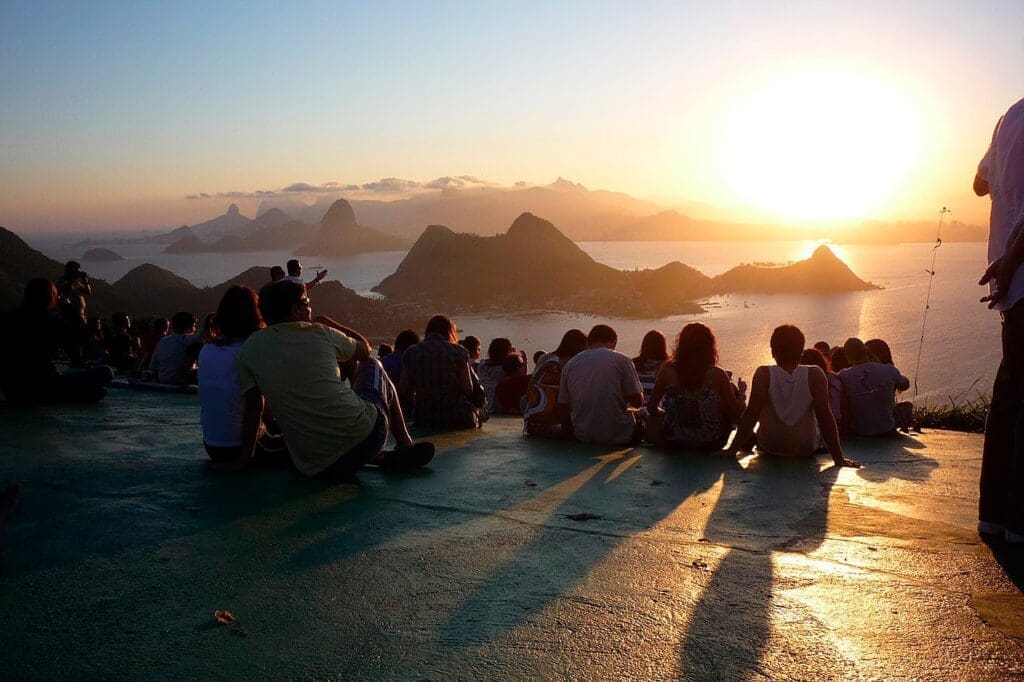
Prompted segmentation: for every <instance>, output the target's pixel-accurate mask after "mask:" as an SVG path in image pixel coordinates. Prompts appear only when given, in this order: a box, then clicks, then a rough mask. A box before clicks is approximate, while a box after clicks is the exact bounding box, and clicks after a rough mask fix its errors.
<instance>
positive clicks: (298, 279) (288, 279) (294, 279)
mask: <svg viewBox="0 0 1024 682" xmlns="http://www.w3.org/2000/svg"><path fill="white" fill-rule="evenodd" d="M284 281H285V282H298V283H299V284H305V283H306V280H304V279H302V278H301V277H298V276H296V275H285V276H284Z"/></svg>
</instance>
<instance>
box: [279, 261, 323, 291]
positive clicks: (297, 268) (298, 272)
mask: <svg viewBox="0 0 1024 682" xmlns="http://www.w3.org/2000/svg"><path fill="white" fill-rule="evenodd" d="M285 265H286V266H287V267H288V274H287V275H285V277H284V279H285V280H287V281H289V282H295V283H297V284H304V285H305V286H306V291H309V290H310V289H312V288H313V287H315V286H316V285H317V284H320V281H321V280H323V278H324V277H326V276H327V270H321V271H320V272H318V273H316V277H314V278H313V279H311V280H309V281H308V282H306V281H304V280H303V279H302V263H300V262H299V261H298V260H297V259H295V258H292V259H291V260H290V261H288V262H287V263H286V264H285ZM271 284H273V282H271Z"/></svg>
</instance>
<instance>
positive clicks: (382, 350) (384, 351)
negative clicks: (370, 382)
mask: <svg viewBox="0 0 1024 682" xmlns="http://www.w3.org/2000/svg"><path fill="white" fill-rule="evenodd" d="M394 352H395V349H394V348H392V347H391V346H390V345H389V344H387V343H382V344H380V345H379V346H377V357H378V358H386V357H387V356H389V355H391V354H392V353H394Z"/></svg>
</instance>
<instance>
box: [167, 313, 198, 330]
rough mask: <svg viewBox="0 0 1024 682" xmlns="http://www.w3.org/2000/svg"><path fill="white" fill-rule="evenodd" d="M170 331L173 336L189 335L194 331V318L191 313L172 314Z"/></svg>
mask: <svg viewBox="0 0 1024 682" xmlns="http://www.w3.org/2000/svg"><path fill="white" fill-rule="evenodd" d="M171 329H173V330H174V333H175V334H191V333H192V332H194V331H195V330H196V316H195V315H193V314H192V313H185V312H179V313H174V317H172V318H171Z"/></svg>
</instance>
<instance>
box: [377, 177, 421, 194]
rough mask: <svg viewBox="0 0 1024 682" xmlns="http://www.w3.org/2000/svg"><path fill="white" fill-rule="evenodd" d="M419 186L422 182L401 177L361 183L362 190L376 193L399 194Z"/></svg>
mask: <svg viewBox="0 0 1024 682" xmlns="http://www.w3.org/2000/svg"><path fill="white" fill-rule="evenodd" d="M420 187H422V183H419V182H416V181H415V180H404V179H402V178H381V179H380V180H378V181H377V182H367V183H363V185H362V189H363V190H364V191H366V192H375V193H378V194H399V193H401V192H409V191H411V190H414V189H419V188H420Z"/></svg>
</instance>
